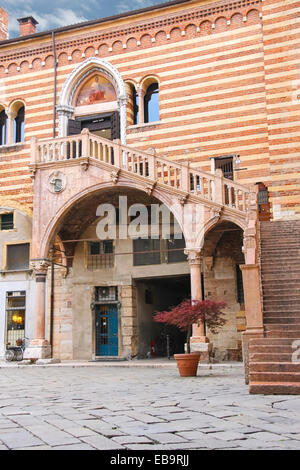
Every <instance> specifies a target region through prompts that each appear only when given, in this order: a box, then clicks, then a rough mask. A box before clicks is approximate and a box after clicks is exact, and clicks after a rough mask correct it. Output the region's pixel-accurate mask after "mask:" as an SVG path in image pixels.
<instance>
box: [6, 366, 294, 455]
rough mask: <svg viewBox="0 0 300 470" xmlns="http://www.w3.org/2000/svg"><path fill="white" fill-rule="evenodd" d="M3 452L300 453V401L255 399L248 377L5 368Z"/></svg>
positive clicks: (238, 372)
mask: <svg viewBox="0 0 300 470" xmlns="http://www.w3.org/2000/svg"><path fill="white" fill-rule="evenodd" d="M4 449H37V450H42V449H55V450H59V449H70V450H72V449H78V450H79V449H91V450H92V449H107V450H118V449H120V450H121V449H132V450H145V449H153V450H184V449H300V397H297V396H296V397H295V396H257V395H252V396H251V395H249V394H248V387H247V386H246V385H245V384H244V380H243V370H242V368H240V367H238V368H234V367H233V368H229V367H227V368H226V367H219V368H213V369H212V370H209V369H208V368H203V369H201V368H200V369H199V372H198V376H197V377H195V378H181V377H179V376H178V373H177V370H176V369H175V368H173V367H172V366H170V367H164V368H147V367H122V366H120V367H116V366H114V367H101V365H100V366H99V365H97V366H96V367H80V366H77V367H70V366H69V367H54V366H51V367H50V366H48V367H42V366H27V367H22V368H14V367H7V368H1V370H0V450H4Z"/></svg>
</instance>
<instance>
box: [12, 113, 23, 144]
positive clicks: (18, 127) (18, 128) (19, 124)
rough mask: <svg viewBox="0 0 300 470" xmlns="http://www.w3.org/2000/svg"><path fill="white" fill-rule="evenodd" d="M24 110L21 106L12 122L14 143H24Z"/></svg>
mask: <svg viewBox="0 0 300 470" xmlns="http://www.w3.org/2000/svg"><path fill="white" fill-rule="evenodd" d="M24 118H25V109H24V106H22V107H21V108H20V109H19V111H18V114H17V116H16V117H15V120H14V143H18V142H24Z"/></svg>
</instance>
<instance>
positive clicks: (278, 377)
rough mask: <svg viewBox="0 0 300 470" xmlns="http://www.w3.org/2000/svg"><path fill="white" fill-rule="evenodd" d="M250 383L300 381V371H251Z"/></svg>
mask: <svg viewBox="0 0 300 470" xmlns="http://www.w3.org/2000/svg"><path fill="white" fill-rule="evenodd" d="M249 380H250V383H253V382H283V383H286V382H300V372H251V369H250V375H249ZM299 385H300V384H299Z"/></svg>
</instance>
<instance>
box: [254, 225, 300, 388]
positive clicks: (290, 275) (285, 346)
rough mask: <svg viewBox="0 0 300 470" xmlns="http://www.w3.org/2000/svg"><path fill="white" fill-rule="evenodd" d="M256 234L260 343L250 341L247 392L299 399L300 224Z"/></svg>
mask: <svg viewBox="0 0 300 470" xmlns="http://www.w3.org/2000/svg"><path fill="white" fill-rule="evenodd" d="M260 234H261V274H262V289H263V315H264V328H265V337H264V338H257V339H252V340H250V377H249V384H250V385H249V390H250V393H260V394H300V236H299V234H300V220H298V221H295V220H291V221H278V222H261V224H260ZM297 340H298V343H297V342H296V341H297ZM297 350H299V354H297Z"/></svg>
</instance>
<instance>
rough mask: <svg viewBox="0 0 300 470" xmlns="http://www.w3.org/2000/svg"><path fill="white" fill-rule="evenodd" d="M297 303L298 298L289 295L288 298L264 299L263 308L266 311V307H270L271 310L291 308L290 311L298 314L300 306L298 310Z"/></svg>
mask: <svg viewBox="0 0 300 470" xmlns="http://www.w3.org/2000/svg"><path fill="white" fill-rule="evenodd" d="M298 302H299V297H298V296H297V295H291V296H290V297H289V298H287V297H285V298H284V297H281V298H275V299H274V298H272V299H266V298H264V306H265V307H266V310H269V309H268V308H267V307H268V306H270V307H271V308H276V309H277V307H279V306H280V307H281V308H287V307H291V309H292V310H295V311H297V312H300V306H299V307H298V308H296V307H297V304H298Z"/></svg>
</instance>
